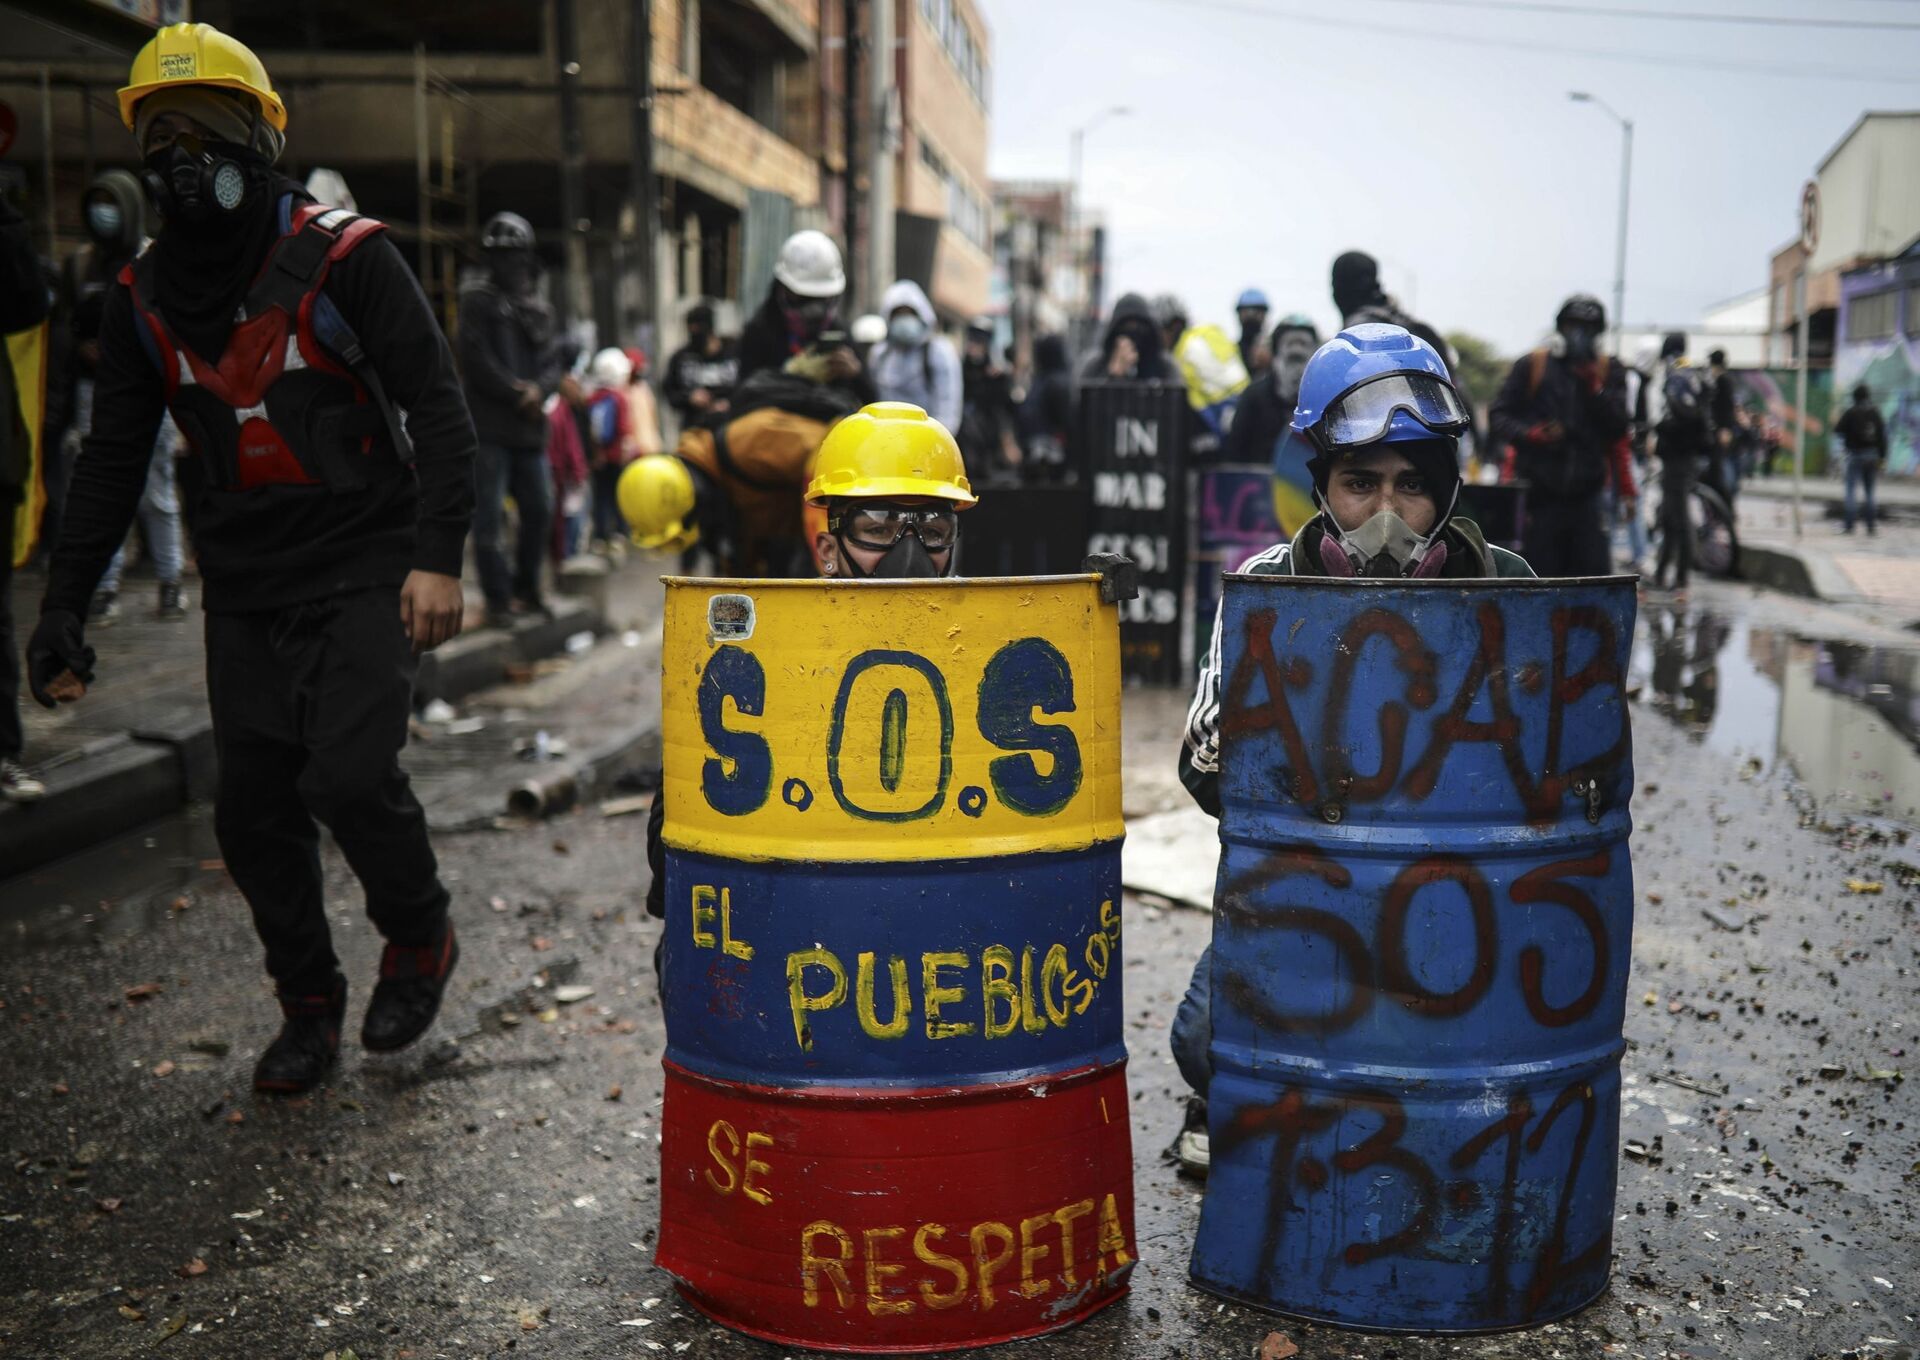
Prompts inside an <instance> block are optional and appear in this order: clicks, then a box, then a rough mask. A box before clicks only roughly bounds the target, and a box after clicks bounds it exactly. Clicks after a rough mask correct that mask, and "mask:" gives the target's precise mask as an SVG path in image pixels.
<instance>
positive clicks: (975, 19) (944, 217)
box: [894, 0, 993, 321]
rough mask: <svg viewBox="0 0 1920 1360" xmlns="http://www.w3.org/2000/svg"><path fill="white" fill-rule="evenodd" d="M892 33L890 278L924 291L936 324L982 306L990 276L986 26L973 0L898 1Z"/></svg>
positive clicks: (971, 313) (974, 312) (989, 79)
mask: <svg viewBox="0 0 1920 1360" xmlns="http://www.w3.org/2000/svg"><path fill="white" fill-rule="evenodd" d="M894 33H895V43H896V46H897V50H898V53H899V60H898V66H897V78H898V83H899V90H900V110H901V115H902V119H901V121H902V128H901V131H902V133H903V136H902V143H903V144H902V146H901V148H900V152H901V154H900V162H899V166H898V169H897V171H896V180H895V183H896V184H897V186H898V196H897V199H898V201H897V206H898V217H897V224H896V228H895V254H896V257H897V260H898V265H899V268H898V272H899V273H900V274H901V275H903V276H905V277H907V278H912V279H914V280H915V281H916V282H918V283H920V284H921V285H923V286H924V287H925V288H926V290H927V295H928V297H930V298H931V299H932V300H933V305H934V308H935V310H937V311H938V312H939V313H940V314H941V316H942V317H943V318H944V319H946V320H949V321H963V320H965V319H966V318H968V317H971V316H976V315H979V314H980V313H982V312H984V311H985V310H986V309H987V303H988V300H989V296H990V292H991V281H992V274H993V184H992V181H991V180H989V179H988V178H987V112H988V97H989V94H990V92H991V89H992V65H991V47H990V41H989V35H988V31H987V25H986V20H985V19H983V18H982V17H981V15H980V11H979V9H978V7H977V6H976V5H975V4H974V0H898V4H897V8H896V10H895V27H894Z"/></svg>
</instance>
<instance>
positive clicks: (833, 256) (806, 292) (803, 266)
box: [773, 231, 847, 298]
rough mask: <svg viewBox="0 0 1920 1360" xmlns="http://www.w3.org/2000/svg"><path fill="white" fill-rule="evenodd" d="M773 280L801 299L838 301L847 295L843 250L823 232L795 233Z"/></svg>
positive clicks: (776, 261)
mask: <svg viewBox="0 0 1920 1360" xmlns="http://www.w3.org/2000/svg"><path fill="white" fill-rule="evenodd" d="M773 276H774V278H776V279H778V280H780V282H781V283H784V284H785V285H786V286H787V287H788V288H789V289H791V290H792V291H794V292H796V293H798V294H799V295H800V296H801V297H811V298H824V297H839V296H840V294H842V293H844V292H846V291H847V271H846V270H845V269H844V268H842V267H841V264H840V247H839V246H836V245H835V244H834V243H833V238H832V237H830V236H828V235H827V234H826V233H825V232H824V231H796V232H795V233H794V234H793V235H791V236H789V237H788V238H787V241H786V244H785V245H783V246H781V247H780V258H779V259H777V260H775V261H774V264H773Z"/></svg>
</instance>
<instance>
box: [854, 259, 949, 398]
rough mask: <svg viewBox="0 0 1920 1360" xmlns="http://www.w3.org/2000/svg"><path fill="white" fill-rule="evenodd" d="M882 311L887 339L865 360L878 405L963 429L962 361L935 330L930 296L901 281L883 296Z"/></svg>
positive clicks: (911, 282)
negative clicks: (893, 404)
mask: <svg viewBox="0 0 1920 1360" xmlns="http://www.w3.org/2000/svg"><path fill="white" fill-rule="evenodd" d="M880 311H881V313H882V314H883V315H884V316H885V317H886V318H887V338H886V339H884V340H882V341H881V342H880V343H879V344H877V345H875V346H874V347H873V350H872V352H871V353H869V354H868V356H867V371H868V372H869V373H870V374H871V375H872V377H873V386H874V389H875V390H876V391H877V392H879V394H880V400H882V401H901V402H906V403H907V404H908V405H911V406H918V407H920V408H921V409H922V410H924V411H926V412H927V414H929V415H931V416H932V417H933V418H934V419H935V420H937V421H939V422H940V424H941V425H942V426H943V427H944V428H946V429H949V430H957V429H959V428H960V412H961V406H962V403H963V400H964V397H963V391H964V389H963V384H962V380H961V372H960V355H959V353H958V352H957V351H956V350H955V349H954V347H953V341H951V340H949V339H947V337H946V336H944V335H941V334H940V333H939V332H938V330H936V329H935V317H934V312H933V304H932V303H931V302H929V301H927V295H926V294H925V293H924V292H922V291H921V288H920V285H919V284H917V283H915V282H913V281H912V280H911V279H901V280H900V281H899V282H897V283H895V284H893V285H892V286H891V287H890V288H888V289H887V291H886V292H885V294H883V295H882V296H881V299H880Z"/></svg>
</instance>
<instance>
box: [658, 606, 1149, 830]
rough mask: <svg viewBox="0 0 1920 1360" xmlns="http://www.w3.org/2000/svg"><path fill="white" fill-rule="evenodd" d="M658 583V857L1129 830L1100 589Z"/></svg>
mask: <svg viewBox="0 0 1920 1360" xmlns="http://www.w3.org/2000/svg"><path fill="white" fill-rule="evenodd" d="M666 588H667V607H666V623H665V640H664V650H663V655H664V661H663V667H664V674H663V677H662V681H661V707H662V711H663V720H662V732H663V740H664V746H665V782H664V786H663V796H664V797H665V799H666V833H665V834H666V841H667V844H668V845H670V846H673V847H674V848H676V849H680V850H697V851H703V852H706V853H709V854H719V855H726V856H729V857H732V858H735V859H794V860H812V861H834V862H848V861H872V860H943V859H951V858H967V857H974V856H982V855H1006V854H1016V853H1027V852H1035V851H1052V850H1074V849H1082V848H1085V847H1087V846H1090V845H1093V844H1096V843H1099V842H1101V841H1109V840H1116V839H1118V838H1119V837H1120V836H1121V834H1122V830H1123V827H1122V821H1121V814H1120V697H1119V696H1120V647H1119V618H1118V611H1117V609H1116V608H1115V606H1113V605H1111V604H1105V603H1102V602H1101V599H1100V592H1099V581H1098V578H1097V577H1093V576H1052V577H1026V578H1006V579H981V580H964V579H961V580H938V581H927V580H913V581H861V582H858V583H849V582H835V581H740V580H706V579H699V580H696V579H688V578H677V577H670V578H668V580H667V582H666ZM876 638H884V639H887V640H888V641H887V642H886V644H885V645H883V646H874V645H871V643H872V640H873V639H876Z"/></svg>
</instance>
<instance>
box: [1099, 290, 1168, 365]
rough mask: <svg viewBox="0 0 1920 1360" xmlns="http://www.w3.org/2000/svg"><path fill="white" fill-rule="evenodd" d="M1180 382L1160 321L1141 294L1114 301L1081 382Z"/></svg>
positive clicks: (1124, 294) (1128, 295) (1130, 294)
mask: <svg viewBox="0 0 1920 1360" xmlns="http://www.w3.org/2000/svg"><path fill="white" fill-rule="evenodd" d="M1102 379H1111V380H1113V381H1116V382H1179V381H1180V372H1179V370H1178V369H1176V368H1175V367H1174V366H1173V360H1172V359H1170V358H1168V357H1167V353H1166V349H1165V347H1164V346H1163V345H1162V344H1161V341H1160V322H1159V320H1158V318H1156V317H1155V316H1154V314H1153V308H1152V307H1151V306H1149V305H1148V304H1147V300H1146V299H1145V298H1143V297H1141V296H1140V295H1139V294H1138V293H1123V294H1121V295H1120V300H1119V301H1118V302H1115V303H1114V304H1113V315H1112V316H1110V317H1108V318H1107V329H1106V331H1105V333H1104V334H1103V335H1102V336H1101V337H1100V348H1099V349H1098V350H1097V351H1095V352H1093V353H1091V354H1089V355H1087V356H1086V358H1085V359H1084V360H1082V362H1081V364H1080V381H1082V382H1099V381H1101V380H1102Z"/></svg>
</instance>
